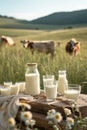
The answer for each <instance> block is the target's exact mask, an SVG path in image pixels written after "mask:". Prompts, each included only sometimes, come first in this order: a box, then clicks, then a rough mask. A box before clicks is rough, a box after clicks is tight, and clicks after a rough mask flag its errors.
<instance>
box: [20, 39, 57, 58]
mask: <svg viewBox="0 0 87 130" xmlns="http://www.w3.org/2000/svg"><path fill="white" fill-rule="evenodd" d="M20 42H21V43H22V44H23V47H25V48H29V49H30V50H31V53H32V54H34V51H38V52H44V53H46V54H50V55H51V57H52V58H53V57H54V55H55V54H54V53H55V50H54V46H55V43H54V41H29V40H22V41H20Z"/></svg>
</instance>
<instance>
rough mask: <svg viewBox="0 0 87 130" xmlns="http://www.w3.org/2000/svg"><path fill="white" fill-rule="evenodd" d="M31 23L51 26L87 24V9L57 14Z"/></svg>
mask: <svg viewBox="0 0 87 130" xmlns="http://www.w3.org/2000/svg"><path fill="white" fill-rule="evenodd" d="M31 23H34V24H35V23H36V24H50V25H68V24H87V9H85V10H80V11H73V12H59V13H58V12H57V13H53V14H50V15H48V16H45V17H42V18H39V19H36V20H33V21H31Z"/></svg>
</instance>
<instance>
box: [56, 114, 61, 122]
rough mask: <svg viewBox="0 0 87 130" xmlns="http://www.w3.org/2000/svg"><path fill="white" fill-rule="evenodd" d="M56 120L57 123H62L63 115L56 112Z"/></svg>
mask: <svg viewBox="0 0 87 130" xmlns="http://www.w3.org/2000/svg"><path fill="white" fill-rule="evenodd" d="M54 119H55V120H56V121H57V122H61V121H62V115H61V113H59V112H56V114H55V116H54Z"/></svg>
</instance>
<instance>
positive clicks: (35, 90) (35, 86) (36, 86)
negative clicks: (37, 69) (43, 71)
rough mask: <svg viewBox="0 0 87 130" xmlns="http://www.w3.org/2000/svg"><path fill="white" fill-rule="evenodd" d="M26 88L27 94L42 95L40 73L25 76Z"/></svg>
mask: <svg viewBox="0 0 87 130" xmlns="http://www.w3.org/2000/svg"><path fill="white" fill-rule="evenodd" d="M25 88H26V93H27V94H30V95H37V94H40V78H39V74H38V73H30V74H25Z"/></svg>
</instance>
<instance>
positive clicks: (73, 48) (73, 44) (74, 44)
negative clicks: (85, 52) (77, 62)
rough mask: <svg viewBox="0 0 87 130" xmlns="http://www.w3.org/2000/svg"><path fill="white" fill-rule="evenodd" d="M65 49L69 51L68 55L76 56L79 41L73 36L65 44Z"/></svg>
mask: <svg viewBox="0 0 87 130" xmlns="http://www.w3.org/2000/svg"><path fill="white" fill-rule="evenodd" d="M65 49H66V52H67V53H69V54H70V55H74V56H76V55H77V54H78V52H79V50H80V42H78V41H76V40H75V39H74V38H73V39H71V40H70V41H69V42H68V43H67V44H66V47H65Z"/></svg>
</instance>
